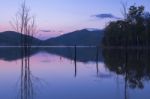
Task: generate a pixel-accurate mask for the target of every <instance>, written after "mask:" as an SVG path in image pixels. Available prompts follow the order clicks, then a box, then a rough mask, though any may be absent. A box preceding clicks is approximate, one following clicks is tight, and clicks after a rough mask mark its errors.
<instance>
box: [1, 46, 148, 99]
mask: <svg viewBox="0 0 150 99" xmlns="http://www.w3.org/2000/svg"><path fill="white" fill-rule="evenodd" d="M149 59H150V51H149V50H147V49H144V50H142V49H128V50H127V49H102V48H99V47H86V48H84V47H76V46H75V47H59V48H56V47H52V48H51V47H47V48H44V47H41V48H40V47H39V48H29V49H25V50H23V51H21V48H0V64H1V65H0V68H1V72H0V76H2V77H4V76H5V77H6V78H1V81H2V82H4V83H1V82H0V87H1V89H0V98H1V99H12V97H14V98H15V94H17V89H18V88H14V87H12V86H13V85H15V81H16V78H17V77H20V75H21V78H20V80H19V82H20V84H19V86H18V87H19V89H20V90H19V96H18V97H17V98H18V99H100V98H102V99H149V98H148V97H149V91H150V83H149V80H150V61H149ZM3 69H4V70H3ZM20 69H21V74H19V73H20V71H19V70H20ZM3 71H4V72H3ZM10 75H11V76H10ZM35 76H36V77H35ZM37 77H38V78H37ZM39 78H41V79H42V80H43V81H45V82H46V83H45V85H44V86H43V87H41V88H40V89H38V88H37V86H38V84H39V82H40V80H39ZM36 79H38V80H36ZM35 83H36V84H37V85H35ZM4 86H5V87H4ZM12 89H13V91H12ZM1 93H3V94H1ZM7 94H9V95H7Z"/></svg>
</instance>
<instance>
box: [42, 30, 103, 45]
mask: <svg viewBox="0 0 150 99" xmlns="http://www.w3.org/2000/svg"><path fill="white" fill-rule="evenodd" d="M102 37H103V30H93V31H92V30H88V29H83V30H78V31H74V32H71V33H67V34H64V35H61V36H58V37H55V38H50V39H48V40H45V42H44V45H51V46H57V45H58V46H73V45H78V46H94V45H100V43H101V39H102Z"/></svg>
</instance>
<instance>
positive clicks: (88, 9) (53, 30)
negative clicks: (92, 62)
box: [0, 0, 150, 38]
mask: <svg viewBox="0 0 150 99" xmlns="http://www.w3.org/2000/svg"><path fill="white" fill-rule="evenodd" d="M0 1H1V3H0V12H1V14H0V32H2V31H8V30H9V31H13V30H14V29H13V28H12V26H11V25H10V22H12V20H13V18H14V16H15V14H16V13H17V11H18V9H19V8H20V5H21V3H22V0H0ZM121 2H127V4H128V6H130V5H133V4H136V5H144V6H145V8H146V11H150V6H149V3H150V1H149V0H27V5H28V6H29V7H30V10H31V14H32V15H33V16H35V17H36V24H37V29H38V33H37V36H39V37H43V38H45V37H54V36H58V35H61V34H64V33H68V32H71V31H75V30H80V29H84V28H97V29H103V28H104V27H105V26H106V25H107V24H108V22H109V21H112V20H116V19H119V18H122V14H121V9H122V5H121Z"/></svg>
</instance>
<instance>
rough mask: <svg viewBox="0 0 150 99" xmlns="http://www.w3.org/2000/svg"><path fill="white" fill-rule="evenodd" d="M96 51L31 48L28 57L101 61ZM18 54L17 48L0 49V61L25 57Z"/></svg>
mask: <svg viewBox="0 0 150 99" xmlns="http://www.w3.org/2000/svg"><path fill="white" fill-rule="evenodd" d="M96 50H97V49H96V48H95V47H86V48H84V47H76V48H75V47H34V48H31V50H30V53H29V55H28V56H29V57H31V56H32V55H35V54H37V53H38V52H46V53H48V54H55V55H58V56H61V57H64V58H67V59H69V60H74V59H76V61H79V62H89V61H94V62H95V61H102V56H101V55H102V54H101V49H99V50H98V52H97V51H96ZM75 52H76V53H75ZM20 53H21V48H19V47H14V48H5V47H4V48H0V59H1V60H5V61H15V60H18V59H21V58H22V57H25V56H26V55H24V56H22V55H21V54H20ZM97 53H100V54H99V56H98V57H99V58H97ZM75 57H76V58H75ZM97 59H98V60H97Z"/></svg>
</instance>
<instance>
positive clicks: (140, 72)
mask: <svg viewBox="0 0 150 99" xmlns="http://www.w3.org/2000/svg"><path fill="white" fill-rule="evenodd" d="M103 57H104V63H105V64H106V66H107V67H108V68H109V70H110V71H113V72H115V73H116V74H118V75H124V76H125V86H126V85H127V86H128V87H130V88H140V89H142V88H144V85H143V82H144V81H148V80H150V61H149V59H150V51H149V50H148V49H143V50H142V49H128V50H126V49H103Z"/></svg>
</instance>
